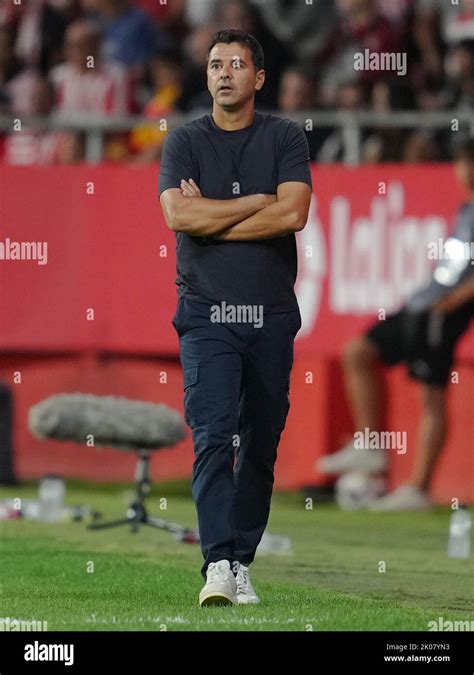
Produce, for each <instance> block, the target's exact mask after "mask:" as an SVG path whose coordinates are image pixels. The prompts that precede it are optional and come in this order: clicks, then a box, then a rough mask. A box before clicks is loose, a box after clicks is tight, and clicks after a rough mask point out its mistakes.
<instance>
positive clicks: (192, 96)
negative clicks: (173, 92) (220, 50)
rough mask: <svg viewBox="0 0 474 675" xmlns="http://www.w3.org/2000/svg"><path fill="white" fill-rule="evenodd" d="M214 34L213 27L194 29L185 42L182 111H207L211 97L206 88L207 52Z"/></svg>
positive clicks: (210, 104)
mask: <svg viewBox="0 0 474 675" xmlns="http://www.w3.org/2000/svg"><path fill="white" fill-rule="evenodd" d="M215 32H216V30H215V27H214V26H201V27H200V28H196V30H195V31H193V32H192V33H191V34H190V35H189V36H188V37H187V38H186V40H185V43H184V55H185V73H184V81H183V96H182V98H181V101H180V107H181V108H182V110H185V111H189V110H195V109H206V110H209V109H210V108H211V107H212V97H211V95H210V93H209V90H208V88H207V74H206V71H207V51H208V48H209V44H210V42H211V39H212V36H213V35H214V33H215Z"/></svg>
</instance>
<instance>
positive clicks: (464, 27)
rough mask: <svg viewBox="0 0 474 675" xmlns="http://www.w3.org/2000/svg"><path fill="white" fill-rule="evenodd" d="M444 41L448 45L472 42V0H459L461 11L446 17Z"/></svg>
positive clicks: (473, 9) (473, 5)
mask: <svg viewBox="0 0 474 675" xmlns="http://www.w3.org/2000/svg"><path fill="white" fill-rule="evenodd" d="M446 41H447V42H448V44H450V45H452V44H459V43H460V42H466V41H470V42H474V0H461V11H460V12H459V13H458V14H456V15H453V16H451V17H450V18H449V19H448V21H447V25H446Z"/></svg>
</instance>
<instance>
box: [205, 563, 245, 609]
mask: <svg viewBox="0 0 474 675" xmlns="http://www.w3.org/2000/svg"><path fill="white" fill-rule="evenodd" d="M199 604H200V605H201V607H205V606H208V605H236V604H237V582H236V580H235V576H234V573H233V572H232V570H231V567H230V563H229V561H228V560H218V561H217V562H212V563H209V565H208V567H207V570H206V583H205V584H204V587H203V589H202V591H201V592H200V593H199Z"/></svg>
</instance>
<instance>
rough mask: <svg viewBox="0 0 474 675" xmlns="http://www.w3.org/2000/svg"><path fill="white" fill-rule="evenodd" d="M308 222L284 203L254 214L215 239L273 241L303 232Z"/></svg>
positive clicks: (272, 205) (275, 204)
mask: <svg viewBox="0 0 474 675" xmlns="http://www.w3.org/2000/svg"><path fill="white" fill-rule="evenodd" d="M305 223H306V220H304V222H303V220H302V219H301V217H300V215H299V214H298V213H296V212H295V210H294V209H291V208H288V206H287V205H286V204H285V203H284V202H283V201H282V202H275V203H274V204H271V205H270V206H267V207H266V208H264V209H262V210H261V211H258V212H257V213H254V214H253V215H252V216H250V217H249V218H246V219H245V220H242V221H241V222H239V223H237V224H236V225H233V226H232V227H229V228H227V229H226V230H224V231H223V232H221V233H220V234H218V235H216V236H215V237H214V239H221V240H223V241H251V240H253V239H272V238H274V237H284V236H285V235H287V234H291V233H293V232H297V231H299V230H301V229H302V228H303V227H304V225H305Z"/></svg>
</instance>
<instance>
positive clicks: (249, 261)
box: [159, 112, 312, 312]
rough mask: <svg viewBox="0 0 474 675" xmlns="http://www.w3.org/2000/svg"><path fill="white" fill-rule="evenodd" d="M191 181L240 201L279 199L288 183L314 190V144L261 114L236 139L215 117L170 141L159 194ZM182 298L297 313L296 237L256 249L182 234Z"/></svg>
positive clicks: (207, 193)
mask: <svg viewBox="0 0 474 675" xmlns="http://www.w3.org/2000/svg"><path fill="white" fill-rule="evenodd" d="M183 178H184V179H185V180H189V179H190V178H192V179H193V180H195V181H196V183H197V184H198V186H199V188H200V190H201V193H202V195H203V197H207V198H209V199H235V198H238V197H244V196H247V195H252V194H258V193H264V194H276V191H277V187H278V185H280V184H281V183H287V182H289V181H299V182H303V183H306V184H307V185H309V186H310V187H312V184H311V172H310V166H309V151H308V143H307V140H306V137H305V135H304V133H303V131H302V130H301V129H300V128H299V127H298V125H297V124H296V123H295V122H292V121H290V120H287V119H282V118H280V117H276V116H274V115H268V114H262V113H258V112H255V115H254V120H253V123H252V124H251V125H250V126H249V127H246V128H244V129H239V130H237V131H224V130H223V129H220V128H219V127H218V126H217V125H216V123H215V122H214V119H213V117H212V115H205V116H204V117H201V118H200V119H197V120H194V121H192V122H189V123H188V124H185V125H184V126H183V127H180V128H179V129H175V130H174V131H172V132H171V133H170V134H169V135H168V136H167V138H166V140H165V143H164V146H163V154H162V159H161V167H160V177H159V193H160V195H161V193H162V192H164V191H165V190H168V189H169V188H179V186H180V181H181V179H183ZM176 240H177V241H176V256H177V279H176V284H177V286H178V294H179V296H180V297H182V296H184V297H186V298H189V299H190V300H196V301H198V302H207V303H210V304H214V303H221V302H223V301H225V302H226V303H228V304H235V305H250V304H251V305H263V308H264V311H266V312H283V311H291V310H294V309H297V307H298V304H297V300H296V296H295V293H294V284H295V280H296V273H297V254H296V239H295V235H294V234H289V235H286V236H284V237H281V236H280V237H275V238H272V239H260V240H254V241H220V240H218V239H214V238H213V237H201V236H191V235H189V234H185V233H183V232H177V233H176Z"/></svg>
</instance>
